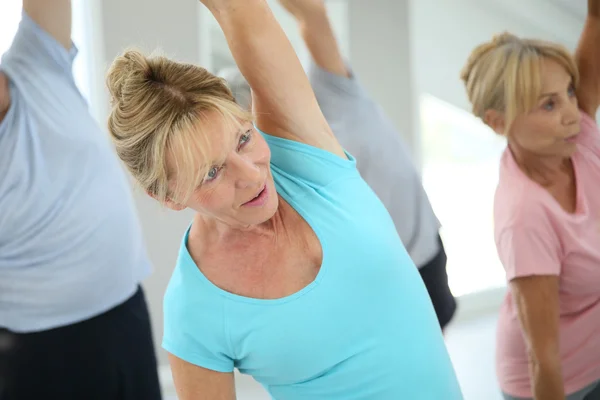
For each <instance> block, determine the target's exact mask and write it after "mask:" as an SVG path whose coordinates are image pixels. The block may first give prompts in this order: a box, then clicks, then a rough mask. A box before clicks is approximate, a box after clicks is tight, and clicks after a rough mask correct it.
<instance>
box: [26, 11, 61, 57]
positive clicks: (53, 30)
mask: <svg viewBox="0 0 600 400" xmlns="http://www.w3.org/2000/svg"><path fill="white" fill-rule="evenodd" d="M23 10H25V12H26V13H27V15H29V17H31V19H32V20H34V21H35V22H36V23H37V24H38V25H39V26H40V27H41V28H42V29H43V30H44V31H46V32H47V33H48V34H49V35H50V36H52V37H53V38H54V39H56V41H58V42H59V43H60V44H61V45H62V46H63V47H64V48H65V49H67V50H69V49H70V48H71V0H23Z"/></svg>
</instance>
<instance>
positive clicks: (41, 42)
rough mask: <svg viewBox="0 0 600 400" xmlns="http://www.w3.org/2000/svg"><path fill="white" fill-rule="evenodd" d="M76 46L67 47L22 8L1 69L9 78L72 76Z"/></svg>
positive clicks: (29, 78) (0, 65) (30, 78)
mask: <svg viewBox="0 0 600 400" xmlns="http://www.w3.org/2000/svg"><path fill="white" fill-rule="evenodd" d="M76 55H77V48H76V47H75V46H74V45H73V46H72V47H71V49H70V50H67V49H65V48H64V46H62V45H61V44H60V43H59V42H58V41H57V40H56V39H54V38H53V37H52V36H51V35H50V34H48V33H47V32H46V31H44V30H43V29H42V28H41V27H40V26H39V25H38V24H37V23H36V22H35V21H33V20H32V19H31V18H30V17H29V16H28V15H27V13H25V12H24V11H23V14H22V19H21V22H20V23H19V28H18V30H17V33H16V35H15V38H14V40H13V42H12V44H11V46H10V48H9V49H8V51H7V52H6V53H5V54H4V56H3V57H2V63H1V64H0V69H2V70H3V71H5V72H6V73H7V75H8V76H9V77H10V78H11V80H19V79H26V80H34V79H38V80H39V79H40V78H41V77H44V76H45V77H47V78H48V79H55V78H56V75H57V74H58V75H62V76H67V77H70V78H71V79H72V76H73V74H72V65H73V60H74V59H75V56H76Z"/></svg>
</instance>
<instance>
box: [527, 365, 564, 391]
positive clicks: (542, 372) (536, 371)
mask: <svg viewBox="0 0 600 400" xmlns="http://www.w3.org/2000/svg"><path fill="white" fill-rule="evenodd" d="M530 371H531V383H532V389H533V398H534V399H535V400H564V399H565V388H564V385H563V378H562V373H561V368H560V362H535V361H534V362H532V363H531V366H530Z"/></svg>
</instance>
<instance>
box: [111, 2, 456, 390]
mask: <svg viewBox="0 0 600 400" xmlns="http://www.w3.org/2000/svg"><path fill="white" fill-rule="evenodd" d="M202 2H203V3H204V5H206V6H207V7H208V9H209V10H210V11H211V12H212V13H213V15H214V16H215V17H216V19H217V21H218V22H219V24H220V26H221V27H222V29H223V31H224V33H225V36H226V37H227V39H228V42H229V44H230V49H231V51H232V53H233V56H234V58H235V59H236V62H237V65H238V66H239V67H240V70H241V71H242V73H243V74H244V76H245V78H246V79H247V81H248V82H249V84H250V86H251V87H252V89H253V107H254V110H253V115H248V113H247V112H246V111H244V109H243V108H242V107H240V106H239V105H238V104H236V103H235V100H234V97H233V95H232V93H231V91H230V90H229V88H228V87H227V84H226V82H225V81H224V80H223V79H221V78H218V77H216V76H214V75H213V74H211V73H209V72H208V71H207V70H205V69H203V68H201V67H197V66H194V65H190V64H182V63H178V62H175V61H172V60H169V59H167V58H165V57H146V56H145V55H143V54H142V53H140V52H138V51H135V50H130V51H127V52H125V53H123V54H122V55H120V56H119V57H118V58H117V59H116V60H115V61H114V62H113V64H112V66H111V68H110V70H109V73H108V78H107V84H108V87H109V90H110V93H111V97H112V99H111V101H112V111H111V115H110V117H109V130H110V132H111V134H112V137H113V140H114V142H115V145H116V149H117V153H118V154H119V156H120V157H121V159H122V160H123V162H124V163H125V165H126V166H127V167H128V168H129V170H130V171H131V173H132V174H133V175H134V177H135V178H136V179H137V181H138V183H139V184H140V186H141V187H142V188H143V189H144V190H145V191H146V192H148V194H149V195H150V196H152V197H154V198H155V199H157V200H158V201H160V202H161V203H163V204H164V205H166V206H167V207H170V208H171V209H174V210H182V209H185V208H190V209H192V210H194V211H196V214H195V216H194V218H193V221H192V223H191V225H190V227H189V229H188V230H187V231H186V232H185V234H184V237H183V240H182V243H181V248H180V252H179V257H178V260H177V265H176V267H175V270H174V272H173V275H172V278H171V281H170V283H169V286H168V289H167V292H166V294H165V298H164V311H165V333H164V337H163V347H164V348H165V349H166V350H167V351H168V353H169V358H170V363H171V368H172V372H173V377H174V381H175V386H176V389H177V393H178V397H179V399H180V400H204V399H207V400H208V399H210V400H232V399H234V398H235V397H236V394H235V385H234V375H233V371H234V370H235V369H236V368H237V369H238V370H239V371H241V372H242V373H244V374H249V375H251V376H252V377H254V379H255V380H257V381H258V382H260V383H261V384H262V385H263V386H264V387H265V388H266V390H267V391H268V392H269V393H270V394H271V396H272V397H273V398H274V399H277V400H300V399H302V400H305V399H311V400H390V399H411V400H419V399H426V400H439V399H444V400H460V399H462V395H461V391H460V387H459V385H458V382H457V379H456V375H455V373H454V370H453V367H452V364H451V361H450V357H449V355H448V352H447V350H446V348H445V345H444V340H443V336H442V333H441V329H440V326H439V324H438V321H437V318H436V315H435V312H434V309H433V307H432V305H431V301H430V300H429V297H428V294H427V290H426V289H425V286H424V284H423V281H422V279H421V278H420V276H419V272H418V270H417V269H416V268H415V266H414V264H413V263H412V261H411V259H410V257H409V255H408V253H407V252H406V250H405V249H404V247H403V246H402V243H401V241H400V237H399V236H398V233H397V231H396V228H395V226H394V223H393V221H392V219H391V217H390V215H389V214H388V212H387V210H386V209H385V207H384V206H383V204H382V203H381V202H380V200H379V199H378V197H377V196H376V195H375V193H374V192H373V191H372V190H371V189H370V188H369V186H368V185H367V184H366V183H365V181H364V180H363V179H362V178H361V176H360V174H359V172H358V170H357V168H356V162H355V159H354V158H353V157H352V155H350V154H348V153H347V152H345V151H344V149H342V147H341V146H340V144H339V143H338V141H337V139H336V138H335V136H334V135H333V133H332V130H331V128H330V127H329V125H328V123H327V121H326V120H325V118H324V116H323V114H322V113H321V110H320V109H319V105H318V103H317V100H316V98H315V95H314V93H313V91H312V89H311V87H310V83H309V81H308V78H307V76H306V74H305V73H304V71H303V69H302V66H301V65H300V62H299V61H298V59H297V57H296V54H295V53H294V50H293V48H292V46H291V45H290V43H289V41H288V40H287V38H286V36H285V34H284V33H283V31H282V30H281V27H280V26H279V25H278V23H277V21H276V20H275V19H274V17H273V14H272V13H271V10H270V9H269V6H268V5H267V2H265V1H249V0H203V1H202ZM313 4H314V5H315V7H317V6H322V3H321V2H318V3H317V2H313Z"/></svg>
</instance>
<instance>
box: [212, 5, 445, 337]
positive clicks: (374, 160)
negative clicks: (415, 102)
mask: <svg viewBox="0 0 600 400" xmlns="http://www.w3.org/2000/svg"><path fill="white" fill-rule="evenodd" d="M280 3H281V4H282V5H283V6H284V7H285V8H286V9H287V10H288V11H289V12H290V13H291V14H292V15H293V16H294V17H295V18H296V20H297V23H298V27H299V29H300V31H301V34H302V37H303V39H304V41H305V43H306V46H307V48H308V50H309V52H310V55H311V58H312V62H311V65H310V68H309V70H308V76H309V79H310V82H311V85H312V88H313V90H314V92H315V95H316V97H317V101H318V102H319V106H320V107H321V110H322V112H323V114H324V115H325V118H326V119H327V122H328V123H329V125H330V126H331V129H332V130H333V132H334V133H335V135H336V137H337V139H338V140H339V141H340V143H341V144H342V146H343V147H344V148H345V149H346V150H347V151H348V152H349V153H350V154H352V155H353V156H354V157H355V158H356V160H357V167H358V170H359V171H360V173H361V175H362V177H363V179H364V180H365V181H366V182H367V183H368V184H369V186H370V187H371V189H373V191H374V192H375V193H376V194H377V196H378V197H379V199H380V200H381V201H382V203H383V204H384V205H385V206H386V208H387V210H388V212H389V213H390V215H391V217H392V219H393V220H394V223H395V225H396V229H397V230H398V234H399V236H400V238H401V239H402V242H403V243H404V246H405V247H406V250H407V251H408V253H409V254H410V256H411V258H412V260H413V262H414V263H415V265H416V266H417V267H418V268H419V272H420V273H421V276H422V278H423V281H424V283H425V286H426V287H427V291H428V292H429V296H430V297H431V300H432V303H433V306H434V308H435V312H436V314H437V317H438V320H439V322H440V326H441V327H442V329H443V328H444V327H445V326H446V325H447V324H448V323H449V322H450V320H451V319H452V317H453V316H454V313H455V311H456V300H455V298H454V296H453V295H452V293H451V291H450V288H449V286H448V275H447V273H446V253H445V251H444V247H443V244H442V241H441V239H440V236H439V229H440V223H439V221H438V219H437V217H436V216H435V213H434V211H433V209H432V207H431V204H430V203H429V199H428V198H427V194H426V193H425V190H424V189H423V185H422V183H421V178H420V176H419V173H418V172H417V170H416V168H415V166H414V163H413V160H412V159H411V157H410V154H409V152H408V150H407V148H406V145H405V144H404V143H403V142H402V139H401V137H400V133H399V132H398V131H397V130H396V128H395V127H394V125H393V123H392V122H391V120H390V119H389V118H388V117H387V116H386V115H385V113H384V112H383V110H382V109H381V107H380V106H379V105H378V104H377V103H376V102H375V101H374V100H373V99H371V98H370V97H369V95H368V93H366V91H365V90H364V88H363V87H362V86H361V85H360V83H359V82H358V79H357V77H356V75H355V74H354V73H353V72H352V69H351V68H350V67H349V66H348V64H347V63H346V62H345V60H344V58H343V57H342V55H341V52H340V49H339V46H338V43H337V40H336V38H335V35H334V33H333V30H332V28H331V24H330V21H329V19H328V16H327V11H326V8H325V5H324V3H323V0H280ZM219 75H220V76H221V77H223V78H224V79H225V80H227V82H228V84H229V86H230V88H231V90H232V92H233V94H234V96H235V97H236V101H237V102H238V103H239V104H240V105H241V106H242V107H246V108H251V106H252V104H251V103H252V95H251V91H250V86H249V85H248V83H247V82H246V80H245V79H244V77H243V75H242V74H241V73H240V71H239V70H238V69H237V68H236V67H230V68H226V69H223V70H222V71H220V72H219Z"/></svg>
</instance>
